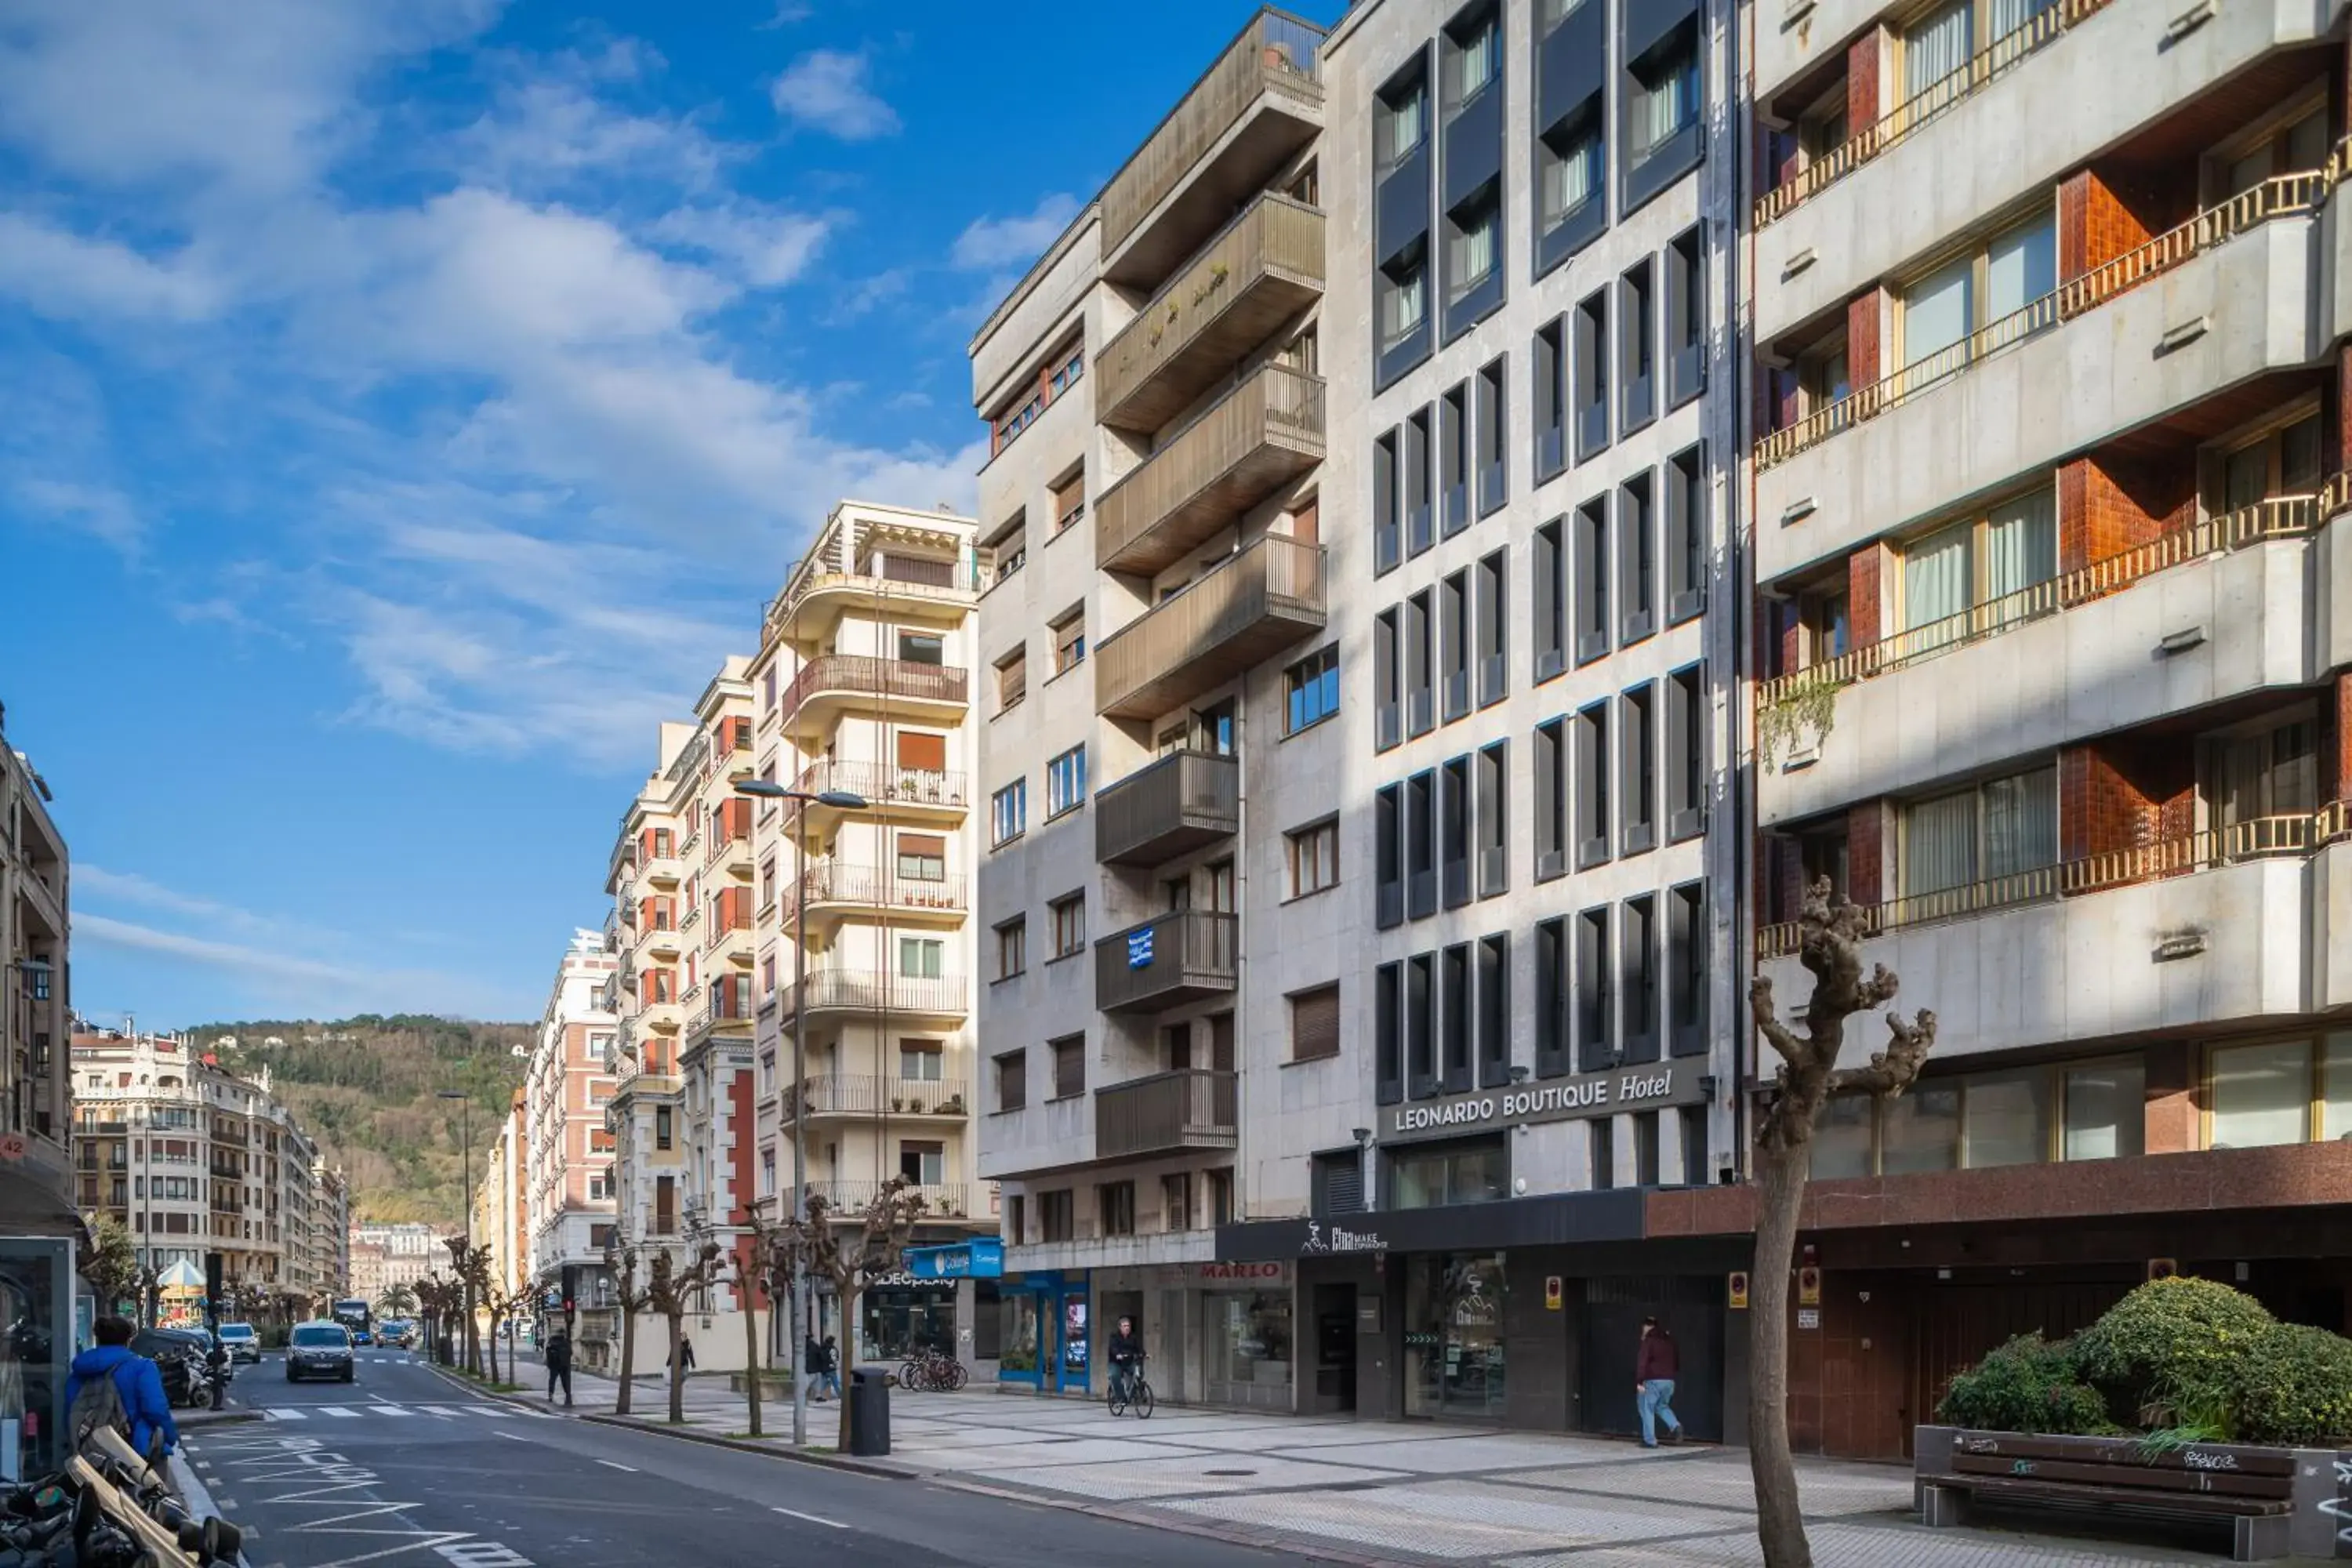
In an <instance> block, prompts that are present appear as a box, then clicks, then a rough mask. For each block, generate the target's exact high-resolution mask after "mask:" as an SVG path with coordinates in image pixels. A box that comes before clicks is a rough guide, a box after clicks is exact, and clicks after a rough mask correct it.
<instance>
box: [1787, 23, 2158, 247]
mask: <svg viewBox="0 0 2352 1568" xmlns="http://www.w3.org/2000/svg"><path fill="white" fill-rule="evenodd" d="M2113 3H2114V0H2058V3H2057V4H2056V5H2050V6H2048V7H2046V8H2045V9H2043V10H2042V11H2040V12H2037V13H2036V14H2035V15H2034V16H2032V17H2030V18H2028V19H2027V20H2026V21H2025V22H2023V23H2021V25H2019V26H2016V27H2013V28H2011V29H2010V31H2008V32H2006V33H2004V34H2002V35H2001V36H2000V37H1998V38H1995V39H1994V40H1993V41H1992V42H1991V43H1990V44H1987V45H1986V46H1985V47H1983V48H1981V49H1979V50H1978V51H1977V52H1976V54H1974V55H1973V56H1971V57H1970V58H1969V59H1967V60H1966V61H1964V62H1962V63H1961V64H1960V65H1959V66H1958V67H1957V68H1954V69H1953V70H1952V71H1950V72H1949V73H1948V74H1947V75H1946V76H1944V77H1943V78H1941V79H1938V80H1936V81H1932V82H1929V83H1928V84H1927V86H1926V87H1923V88H1921V89H1919V90H1918V91H1917V92H1915V93H1913V94H1912V95H1911V96H1910V97H1909V98H1907V99H1906V100H1904V101H1903V102H1901V103H1899V104H1897V105H1896V106H1895V108H1894V109H1892V110H1889V111H1888V112H1886V113H1885V114H1884V115H1881V116H1880V117H1879V119H1878V120H1877V121H1876V122H1875V123H1874V124H1871V125H1867V126H1864V128H1863V129H1862V130H1860V131H1859V132H1855V133H1854V134H1853V135H1852V136H1849V137H1848V138H1846V140H1845V141H1844V142H1842V143H1840V144H1839V145H1838V146H1836V147H1833V148H1832V149H1831V150H1830V151H1829V152H1827V153H1823V154H1822V156H1820V157H1818V158H1815V159H1814V160H1812V162H1811V163H1807V164H1806V165H1805V166H1804V167H1803V168H1802V169H1800V170H1799V171H1797V173H1796V174H1793V175H1791V176H1790V178H1789V179H1787V180H1786V181H1784V182H1782V183H1781V184H1779V185H1777V186H1775V187H1774V188H1773V189H1771V190H1769V191H1767V192H1765V193H1764V194H1763V195H1760V196H1759V197H1757V198H1756V226H1757V227H1758V228H1762V227H1763V226H1765V225H1767V224H1769V223H1770V222H1772V221H1773V220H1774V219H1776V218H1780V217H1785V216H1788V215H1789V214H1790V213H1791V212H1793V211H1795V210H1796V209H1797V208H1798V207H1800V206H1802V205H1804V204H1805V203H1806V202H1808V201H1811V199H1812V198H1813V197H1814V196H1816V195H1820V194H1821V193H1822V191H1825V190H1827V189H1828V188H1829V187H1830V186H1832V185H1833V184H1837V182H1839V181H1840V180H1843V179H1844V178H1845V177H1846V176H1847V175H1848V174H1853V172H1854V171H1855V170H1856V169H1859V168H1861V167H1862V166H1863V165H1864V163H1869V162H1870V161H1871V160H1873V159H1874V158H1878V157H1881V156H1883V155H1884V154H1885V153H1891V152H1893V151H1894V150H1895V148H1897V147H1899V146H1901V145H1902V144H1903V143H1904V142H1905V141H1906V139H1908V138H1909V137H1910V136H1911V134H1912V133H1913V132H1916V131H1918V130H1920V129H1922V128H1923V127H1925V126H1927V125H1929V124H1932V123H1933V122H1934V121H1936V120H1937V118H1938V117H1940V116H1941V115H1942V114H1943V112H1944V110H1948V109H1949V108H1951V107H1953V106H1954V105H1955V104H1958V103H1962V102H1965V101H1966V100H1969V98H1972V97H1974V96H1975V95H1976V94H1977V93H1978V92H1979V91H1980V90H1982V89H1984V88H1986V87H1988V86H1990V84H1991V83H1992V82H1994V81H1996V80H1998V79H2000V78H2001V77H2003V76H2005V75H2007V74H2008V73H2009V71H2010V70H2011V68H2013V67H2015V66H2017V65H2019V64H2020V63H2021V62H2022V61H2024V60H2027V59H2030V58H2032V57H2033V56H2035V55H2037V54H2039V53H2041V52H2042V49H2043V48H2045V47H2048V46H2049V45H2050V44H2052V43H2054V42H2055V41H2057V39H2058V38H2060V37H2063V35H2064V34H2066V33H2067V32H2069V31H2070V30H2072V29H2073V28H2074V27H2076V26H2081V25H2082V24H2083V23H2084V22H2086V21H2088V20H2090V19H2091V18H2092V17H2093V16H2097V15H2098V14H2099V13H2100V12H2102V11H2104V10H2105V9H2106V8H2107V6H2108V5H2111V4H2113Z"/></svg>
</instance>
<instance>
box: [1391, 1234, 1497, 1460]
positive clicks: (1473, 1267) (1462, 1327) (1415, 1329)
mask: <svg viewBox="0 0 2352 1568" xmlns="http://www.w3.org/2000/svg"><path fill="white" fill-rule="evenodd" d="M1503 1291H1504V1284H1503V1255H1502V1254H1501V1253H1498V1252H1497V1253H1478V1254H1467V1253H1439V1254H1436V1255H1435V1256H1433V1257H1424V1258H1414V1259H1412V1273H1411V1274H1410V1275H1409V1276H1408V1277H1407V1279H1406V1288H1405V1414H1406V1415H1418V1416H1425V1417H1432V1418H1441V1419H1444V1418H1451V1419H1454V1420H1472V1421H1499V1420H1501V1419H1502V1417H1503V1405H1504V1391H1505V1385H1504V1374H1503Z"/></svg>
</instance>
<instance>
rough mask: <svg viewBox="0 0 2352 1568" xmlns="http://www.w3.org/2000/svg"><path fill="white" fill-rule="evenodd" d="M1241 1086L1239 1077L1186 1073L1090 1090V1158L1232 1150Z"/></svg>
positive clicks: (1187, 1070) (1181, 1070)
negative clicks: (1092, 1147) (1092, 1131)
mask: <svg viewBox="0 0 2352 1568" xmlns="http://www.w3.org/2000/svg"><path fill="white" fill-rule="evenodd" d="M1240 1083H1241V1075H1240V1074H1238V1073H1231V1072H1213V1071H1211V1070H1208V1069H1206V1068H1179V1069H1178V1070H1176V1071H1174V1072H1161V1073H1153V1074H1152V1075H1151V1076H1150V1077H1149V1078H1137V1079H1128V1081H1126V1082H1125V1083H1115V1084H1111V1085H1109V1086H1108V1087H1107V1088H1103V1089H1097V1090H1095V1157H1096V1158H1097V1159H1100V1160H1117V1159H1123V1158H1126V1157H1129V1156H1132V1155H1137V1154H1154V1153H1159V1152H1162V1151H1165V1150H1174V1149H1231V1148H1234V1147H1235V1146H1236V1145H1237V1144H1239V1142H1241V1137H1240V1132H1239V1130H1238V1123H1239V1120H1240V1116H1239V1107H1240V1101H1241V1091H1240Z"/></svg>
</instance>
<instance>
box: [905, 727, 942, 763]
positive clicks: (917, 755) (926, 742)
mask: <svg viewBox="0 0 2352 1568" xmlns="http://www.w3.org/2000/svg"><path fill="white" fill-rule="evenodd" d="M898 765H899V766H900V767H902V768H919V769H922V770H924V771H927V772H933V773H936V772H939V771H940V770H941V769H944V768H945V767H946V766H947V765H948V738H947V737H946V736H945V735H926V734H922V733H919V732H918V731H910V730H901V731H898Z"/></svg>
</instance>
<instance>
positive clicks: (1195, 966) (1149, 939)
mask: <svg viewBox="0 0 2352 1568" xmlns="http://www.w3.org/2000/svg"><path fill="white" fill-rule="evenodd" d="M1240 953H1241V922H1240V921H1239V919H1238V918H1237V917H1235V916H1233V915H1228V914H1215V913H1211V912H1210V911H1208V910H1176V911H1174V912H1172V913H1170V914H1164V915H1158V916H1155V917H1153V918H1152V919H1150V920H1148V921H1143V922H1142V923H1141V924H1139V925H1132V926H1129V927H1128V928H1127V930H1125V931H1118V932H1116V933H1114V934H1112V935H1110V936H1107V937H1105V938H1103V939H1102V940H1101V941H1100V942H1097V943H1095V1005H1096V1006H1097V1007H1099V1008H1101V1009H1102V1010H1103V1011H1104V1012H1106V1013H1142V1012H1155V1011H1158V1010H1160V1009H1161V1008H1166V1007H1174V1006H1179V1005H1182V1004H1184V1003H1186V1002H1199V1001H1204V1000H1206V999H1207V998H1209V997H1212V996H1229V995H1231V994H1233V991H1234V986H1235V985H1236V984H1238V983H1239V981H1240V978H1241V970H1240V963H1239V959H1240Z"/></svg>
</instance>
